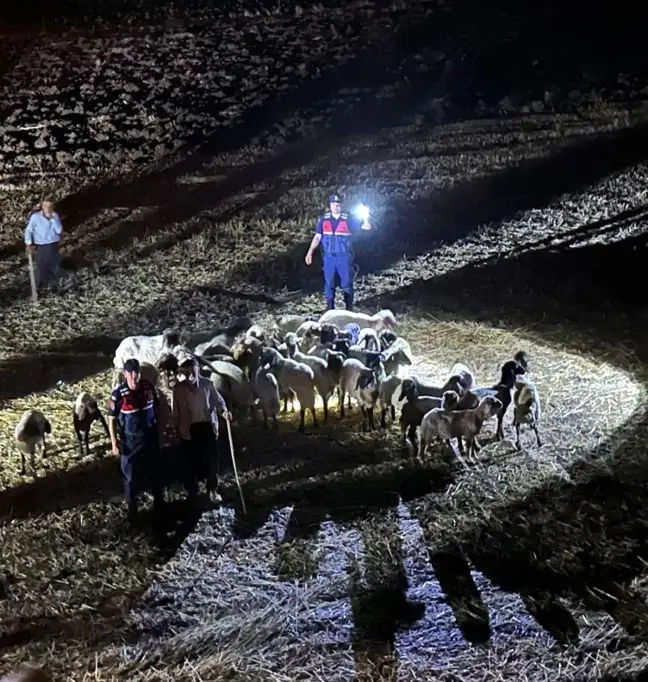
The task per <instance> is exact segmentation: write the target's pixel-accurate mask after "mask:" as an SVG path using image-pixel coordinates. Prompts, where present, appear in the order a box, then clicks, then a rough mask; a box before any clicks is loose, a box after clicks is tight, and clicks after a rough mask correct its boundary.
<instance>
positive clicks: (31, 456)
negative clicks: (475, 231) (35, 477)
mask: <svg viewBox="0 0 648 682" xmlns="http://www.w3.org/2000/svg"><path fill="white" fill-rule="evenodd" d="M29 465H30V466H31V470H32V474H36V446H34V447H33V449H32V450H31V452H30V453H29Z"/></svg>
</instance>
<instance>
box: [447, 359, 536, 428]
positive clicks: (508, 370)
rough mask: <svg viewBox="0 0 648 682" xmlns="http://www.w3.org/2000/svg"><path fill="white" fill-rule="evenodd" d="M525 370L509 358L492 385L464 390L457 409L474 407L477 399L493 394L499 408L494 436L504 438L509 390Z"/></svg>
mask: <svg viewBox="0 0 648 682" xmlns="http://www.w3.org/2000/svg"><path fill="white" fill-rule="evenodd" d="M525 373H526V371H525V369H524V367H522V365H520V364H519V363H518V362H516V361H515V360H509V361H507V362H505V363H504V364H503V365H502V369H501V376H500V380H499V382H498V383H497V384H495V385H494V386H477V387H473V388H471V389H470V390H468V391H466V392H465V393H464V394H463V395H462V396H461V399H460V400H459V404H458V405H457V409H458V410H467V409H475V408H476V407H477V405H478V404H479V401H480V400H481V399H482V398H483V397H484V396H494V397H496V398H498V399H499V401H500V404H501V406H502V407H501V410H500V411H499V412H498V413H497V431H496V437H497V439H498V440H503V438H504V427H503V423H504V415H505V414H506V410H507V409H508V407H509V405H510V404H511V391H512V390H513V388H514V386H515V381H516V378H517V377H518V376H520V375H522V374H525Z"/></svg>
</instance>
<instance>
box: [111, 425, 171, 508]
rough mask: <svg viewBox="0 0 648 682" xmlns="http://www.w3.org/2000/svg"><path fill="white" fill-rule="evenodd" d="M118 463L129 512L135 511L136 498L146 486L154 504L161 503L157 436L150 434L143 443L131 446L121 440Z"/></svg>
mask: <svg viewBox="0 0 648 682" xmlns="http://www.w3.org/2000/svg"><path fill="white" fill-rule="evenodd" d="M120 463H121V471H122V478H123V480H124V498H125V500H126V503H127V504H128V507H129V509H130V510H131V511H135V510H137V496H138V494H139V493H141V492H143V491H144V490H146V488H147V485H148V487H150V489H151V492H152V493H153V500H154V504H155V505H159V504H160V503H161V502H162V501H163V499H164V498H163V486H162V483H161V476H160V469H161V466H160V465H161V458H160V445H159V442H158V439H157V434H151V435H150V436H149V437H148V438H147V440H146V442H144V443H136V444H132V443H129V442H128V441H127V440H126V441H123V440H122V448H121V457H120Z"/></svg>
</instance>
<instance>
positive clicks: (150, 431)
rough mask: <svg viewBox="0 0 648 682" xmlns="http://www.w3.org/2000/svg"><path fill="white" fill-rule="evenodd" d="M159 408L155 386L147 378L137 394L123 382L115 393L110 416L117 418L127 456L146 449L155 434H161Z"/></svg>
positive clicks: (110, 405)
mask: <svg viewBox="0 0 648 682" xmlns="http://www.w3.org/2000/svg"><path fill="white" fill-rule="evenodd" d="M159 405H160V401H159V398H158V395H157V391H156V389H155V386H153V384H152V383H151V382H150V381H147V380H146V379H141V380H140V383H139V386H138V387H137V389H136V390H135V391H132V390H131V389H130V388H128V384H126V382H123V383H121V384H119V386H118V387H117V388H116V389H115V390H114V391H113V392H112V395H111V396H110V402H109V403H108V415H109V416H111V417H116V418H117V423H118V424H119V432H120V436H121V439H122V443H123V445H124V454H126V450H128V451H133V450H135V449H139V448H138V446H140V447H141V446H145V445H146V443H147V442H148V441H149V439H150V438H151V436H152V435H157V415H158V408H159Z"/></svg>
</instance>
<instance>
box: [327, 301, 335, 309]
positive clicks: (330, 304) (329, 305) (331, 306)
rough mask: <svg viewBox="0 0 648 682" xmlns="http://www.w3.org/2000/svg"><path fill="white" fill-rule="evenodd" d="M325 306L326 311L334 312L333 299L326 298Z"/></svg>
mask: <svg viewBox="0 0 648 682" xmlns="http://www.w3.org/2000/svg"><path fill="white" fill-rule="evenodd" d="M326 305H327V310H335V299H334V298H327V299H326Z"/></svg>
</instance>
